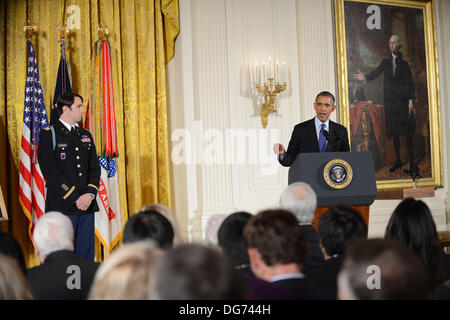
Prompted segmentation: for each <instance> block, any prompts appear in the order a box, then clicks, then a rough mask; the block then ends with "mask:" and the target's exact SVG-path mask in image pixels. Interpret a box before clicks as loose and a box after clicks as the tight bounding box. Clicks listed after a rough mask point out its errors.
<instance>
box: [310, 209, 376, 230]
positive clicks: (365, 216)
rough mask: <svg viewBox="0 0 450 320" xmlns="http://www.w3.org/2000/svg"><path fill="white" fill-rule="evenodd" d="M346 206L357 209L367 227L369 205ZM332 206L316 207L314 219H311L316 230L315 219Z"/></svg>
mask: <svg viewBox="0 0 450 320" xmlns="http://www.w3.org/2000/svg"><path fill="white" fill-rule="evenodd" d="M346 207H348V208H352V209H355V210H356V211H358V212H359V213H360V214H361V216H362V217H363V219H364V222H365V223H366V226H367V227H369V211H370V205H363V206H346ZM331 208H333V206H331V207H318V208H317V209H316V213H315V214H314V220H313V223H312V225H313V227H314V229H316V230H317V221H319V218H320V217H321V216H322V215H323V214H324V213H325V212H326V211H327V210H329V209H331Z"/></svg>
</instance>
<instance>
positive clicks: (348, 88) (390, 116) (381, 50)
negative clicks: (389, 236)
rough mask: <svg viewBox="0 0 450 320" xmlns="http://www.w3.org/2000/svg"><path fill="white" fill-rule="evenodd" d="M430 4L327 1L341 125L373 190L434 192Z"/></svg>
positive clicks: (437, 140)
mask: <svg viewBox="0 0 450 320" xmlns="http://www.w3.org/2000/svg"><path fill="white" fill-rule="evenodd" d="M433 10H434V9H433V2H432V0H429V1H427V0H424V1H387V0H386V1H365V0H359V1H354V0H335V24H336V50H337V68H338V84H339V102H340V103H339V104H340V106H341V107H340V111H339V112H340V118H341V122H342V123H343V124H344V125H345V126H346V127H347V128H348V129H349V135H350V137H349V138H350V143H351V150H352V151H371V153H372V157H373V161H374V167H375V174H376V179H377V188H378V190H390V189H401V188H409V187H411V186H412V184H413V178H414V179H415V180H417V181H418V185H419V187H421V186H424V187H425V186H427V187H429V186H434V187H439V186H442V172H443V170H442V159H441V158H442V155H441V148H440V145H441V133H440V116H439V89H438V72H437V70H438V67H437V49H436V43H435V27H434V15H433Z"/></svg>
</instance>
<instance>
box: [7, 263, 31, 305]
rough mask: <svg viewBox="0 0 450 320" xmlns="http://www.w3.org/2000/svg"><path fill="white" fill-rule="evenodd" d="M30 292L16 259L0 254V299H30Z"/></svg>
mask: <svg viewBox="0 0 450 320" xmlns="http://www.w3.org/2000/svg"><path fill="white" fill-rule="evenodd" d="M31 298H32V297H31V293H30V288H29V286H28V283H27V280H26V279H25V275H24V273H23V271H22V270H21V269H20V267H19V265H18V264H17V261H16V260H15V259H14V258H12V257H9V256H6V255H4V254H0V300H30V299H31Z"/></svg>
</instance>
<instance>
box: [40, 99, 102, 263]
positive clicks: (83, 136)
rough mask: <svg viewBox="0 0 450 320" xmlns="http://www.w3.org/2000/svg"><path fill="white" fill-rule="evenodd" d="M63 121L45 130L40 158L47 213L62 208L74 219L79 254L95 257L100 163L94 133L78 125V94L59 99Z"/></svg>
mask: <svg viewBox="0 0 450 320" xmlns="http://www.w3.org/2000/svg"><path fill="white" fill-rule="evenodd" d="M57 110H58V113H59V114H60V118H59V121H56V123H55V125H54V126H53V127H48V128H45V129H44V130H41V133H40V135H39V147H38V160H39V165H40V168H41V170H42V173H43V175H44V178H45V179H46V181H47V182H46V187H47V195H46V202H45V212H49V211H59V212H62V213H64V214H65V215H67V216H68V217H69V218H70V220H71V221H72V224H73V228H74V231H75V254H76V255H77V256H79V257H80V258H85V259H89V260H94V213H95V212H96V211H99V208H98V206H97V202H96V200H95V198H96V196H97V191H98V186H99V181H100V165H99V163H98V160H97V152H96V149H95V145H94V140H93V138H92V135H91V133H90V132H89V131H88V130H86V129H83V128H80V127H78V125H77V123H78V122H79V121H81V119H82V116H83V112H84V110H83V98H82V97H81V96H80V95H78V94H75V93H69V94H63V95H61V96H60V97H59V98H58V101H57Z"/></svg>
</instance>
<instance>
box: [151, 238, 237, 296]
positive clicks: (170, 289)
mask: <svg viewBox="0 0 450 320" xmlns="http://www.w3.org/2000/svg"><path fill="white" fill-rule="evenodd" d="M152 285H153V297H154V298H155V299H160V300H240V299H243V298H244V291H243V288H242V279H241V277H240V275H239V273H238V272H237V271H236V270H235V268H234V266H233V263H232V262H231V261H230V260H229V259H228V257H227V256H225V255H223V254H221V253H220V252H218V251H217V250H215V249H212V248H208V247H206V246H203V245H200V244H184V245H179V246H177V247H175V248H173V249H171V250H170V251H169V252H167V253H166V254H165V255H164V256H162V257H161V258H159V259H158V261H157V262H156V265H155V273H154V279H153V281H152Z"/></svg>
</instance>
